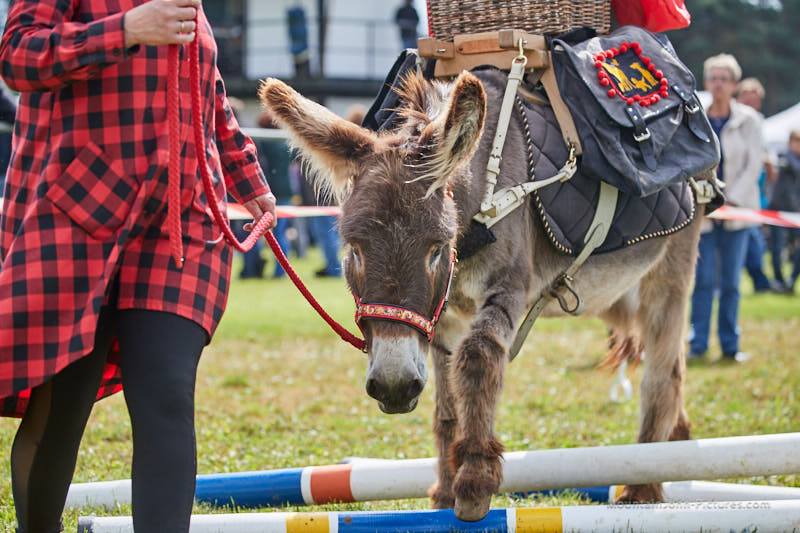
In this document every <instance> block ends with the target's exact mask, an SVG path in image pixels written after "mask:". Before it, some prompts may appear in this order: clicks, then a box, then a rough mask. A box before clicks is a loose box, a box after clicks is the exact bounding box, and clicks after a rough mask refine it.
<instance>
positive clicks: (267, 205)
mask: <svg viewBox="0 0 800 533" xmlns="http://www.w3.org/2000/svg"><path fill="white" fill-rule="evenodd" d="M244 208H245V209H247V210H248V211H249V212H250V214H251V215H253V219H254V221H255V222H258V221H259V220H261V217H263V216H264V214H265V213H270V214H271V215H272V223H271V224H270V225H269V227H268V228H267V229H268V230H271V229H272V228H274V227H275V225H276V224H277V223H278V217H277V216H276V215H275V196H274V195H273V194H272V193H271V192H270V193H267V194H262V195H261V196H258V197H256V198H253V199H252V200H250V201H249V202H245V203H244ZM255 222H248V223H247V224H245V225H244V230H245V231H253V226H254V225H255Z"/></svg>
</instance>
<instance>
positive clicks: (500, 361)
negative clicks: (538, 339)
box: [450, 270, 526, 521]
mask: <svg viewBox="0 0 800 533" xmlns="http://www.w3.org/2000/svg"><path fill="white" fill-rule="evenodd" d="M517 272H519V270H517ZM517 278H519V275H517ZM505 279H506V280H514V281H508V282H507V283H506V284H505V285H502V284H500V283H498V284H496V285H494V286H491V287H489V288H488V290H487V291H486V294H488V297H487V298H486V301H485V303H484V304H483V307H482V308H481V309H480V310H479V312H478V315H477V317H476V319H475V321H474V322H473V324H472V328H471V329H470V332H469V334H468V335H467V337H466V339H465V340H464V342H463V343H462V344H461V347H460V348H459V350H458V353H457V354H456V355H455V358H454V359H453V366H452V368H451V370H450V378H451V383H450V384H451V391H452V392H453V394H454V395H455V397H456V399H457V401H456V408H457V415H458V421H459V434H458V440H457V441H456V442H455V443H454V444H453V447H452V450H451V459H452V461H453V466H454V468H455V470H456V477H455V480H454V485H453V491H454V492H455V512H456V516H458V518H460V519H462V520H470V521H473V520H479V519H481V518H483V517H484V516H485V515H486V513H487V512H488V511H489V503H490V501H491V498H492V495H493V494H494V493H495V492H497V489H498V488H499V487H500V481H501V480H502V473H503V471H502V466H501V455H502V453H503V446H502V445H501V444H500V441H498V440H497V438H496V437H495V435H494V415H495V408H496V406H497V400H498V396H499V394H500V389H501V387H502V383H503V371H504V369H505V365H506V361H507V357H508V348H509V345H510V342H511V340H512V337H513V335H514V333H515V332H516V321H515V318H514V317H518V316H520V315H521V313H522V310H523V305H524V302H523V299H524V294H525V292H526V291H525V288H524V287H523V286H521V282H520V281H519V280H518V279H517V280H515V279H514V277H513V275H512V274H510V273H509V274H507V276H505Z"/></svg>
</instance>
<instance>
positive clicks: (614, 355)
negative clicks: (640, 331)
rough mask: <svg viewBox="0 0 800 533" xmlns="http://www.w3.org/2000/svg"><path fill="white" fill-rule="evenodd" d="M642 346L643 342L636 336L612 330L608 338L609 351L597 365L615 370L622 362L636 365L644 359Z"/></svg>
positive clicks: (604, 368)
mask: <svg viewBox="0 0 800 533" xmlns="http://www.w3.org/2000/svg"><path fill="white" fill-rule="evenodd" d="M642 348H643V347H642V342H641V341H640V340H639V339H638V338H637V337H636V336H634V335H631V334H628V333H626V334H620V333H617V332H614V331H612V332H611V335H610V336H609V338H608V353H606V357H605V359H603V361H602V362H601V363H600V364H599V365H597V366H598V368H601V369H603V370H609V371H611V372H615V371H616V370H617V369H618V368H619V367H620V365H622V363H624V362H625V361H627V362H628V363H629V364H630V365H631V366H634V367H635V366H636V365H638V364H639V363H640V362H641V360H642Z"/></svg>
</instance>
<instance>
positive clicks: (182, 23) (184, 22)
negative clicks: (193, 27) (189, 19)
mask: <svg viewBox="0 0 800 533" xmlns="http://www.w3.org/2000/svg"><path fill="white" fill-rule="evenodd" d="M184 24H186V21H185V20H182V21H181V33H183V25H184Z"/></svg>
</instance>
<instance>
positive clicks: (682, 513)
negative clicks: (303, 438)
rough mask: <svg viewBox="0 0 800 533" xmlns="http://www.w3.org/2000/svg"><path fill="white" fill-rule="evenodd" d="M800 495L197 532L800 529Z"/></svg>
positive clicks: (109, 530) (268, 520)
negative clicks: (775, 499)
mask: <svg viewBox="0 0 800 533" xmlns="http://www.w3.org/2000/svg"><path fill="white" fill-rule="evenodd" d="M798 530H800V501H798V500H785V501H778V502H768V501H750V502H732V503H720V502H716V503H684V504H659V505H616V506H615V505H602V506H570V507H549V508H547V507H545V508H532V509H494V510H492V511H490V512H489V514H488V515H487V516H486V518H484V519H483V520H481V521H479V522H462V521H460V520H458V519H456V518H455V516H454V515H453V512H452V511H450V510H442V511H372V512H349V513H348V512H331V513H297V514H294V513H253V514H235V515H196V516H194V517H192V523H191V529H190V531H191V533H221V532H225V533H366V532H380V533H416V532H423V531H424V532H427V533H444V532H447V533H453V532H478V531H480V532H483V533H562V532H564V531H569V532H575V533H579V532H583V531H586V532H595V531H617V532H640V531H647V532H648V533H662V532H663V533H675V532H683V533H687V532H701V531H702V532H704V533H710V532H719V533H723V532H724V533H728V532H730V531H798ZM78 533H133V524H132V521H131V519H130V518H129V517H113V518H81V519H80V521H79V525H78Z"/></svg>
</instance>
